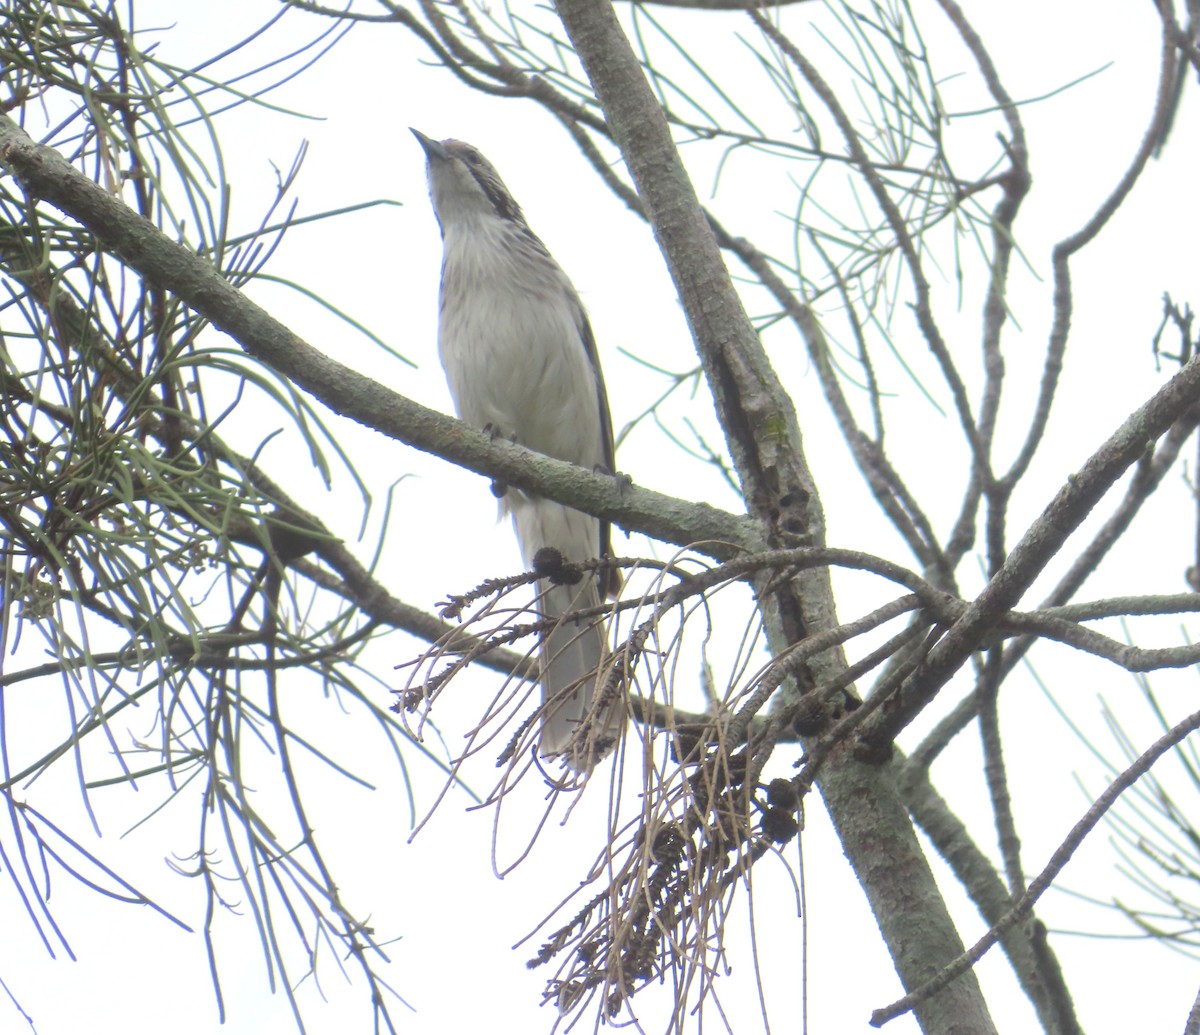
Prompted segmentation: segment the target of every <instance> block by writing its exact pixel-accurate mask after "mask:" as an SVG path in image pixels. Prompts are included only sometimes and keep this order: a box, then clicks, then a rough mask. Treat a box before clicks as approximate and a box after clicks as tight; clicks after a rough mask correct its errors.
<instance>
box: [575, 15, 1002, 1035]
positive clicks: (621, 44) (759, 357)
mask: <svg viewBox="0 0 1200 1035" xmlns="http://www.w3.org/2000/svg"><path fill="white" fill-rule="evenodd" d="M557 9H558V12H559V15H560V17H561V18H562V20H563V24H564V26H565V27H566V30H567V33H568V35H569V36H570V38H571V42H572V44H573V45H574V47H575V50H576V52H577V53H578V55H579V57H580V60H581V61H582V62H583V65H584V68H585V70H586V71H587V74H588V77H589V79H590V80H591V82H592V85H593V87H594V88H595V91H596V95H597V97H598V98H599V100H600V103H601V106H602V107H603V108H604V113H605V118H606V120H607V122H608V125H609V126H610V128H611V129H612V133H613V137H614V139H615V140H616V142H617V144H618V146H619V147H620V149H621V152H622V155H623V156H624V158H625V162H626V164H627V166H628V167H629V170H630V173H631V175H632V177H633V180H634V183H635V184H636V185H637V188H638V192H639V194H640V195H641V197H642V200H643V201H644V202H645V206H646V212H647V214H648V216H649V218H650V222H651V225H652V226H653V228H654V233H655V237H656V238H657V240H658V242H659V246H660V247H661V249H662V251H663V255H664V257H665V258H666V261H667V265H668V267H669V269H670V271H671V276H672V278H673V279H674V281H675V284H676V287H677V289H678V291H679V296H680V300H681V301H682V303H683V307H684V311H685V313H686V315H687V318H688V322H689V326H690V327H691V330H692V334H693V337H694V339H695V341H696V346H697V350H698V351H699V353H700V356H701V360H702V362H703V363H704V368H705V373H706V374H707V376H708V381H709V385H710V387H711V389H712V391H713V395H714V398H715V400H716V404H717V411H718V415H719V417H720V420H721V425H722V428H723V429H724V431H725V434H726V436H727V438H728V441H729V445H730V451H731V454H732V455H733V458H734V462H735V464H736V465H737V468H738V473H739V476H740V478H741V480H742V487H743V491H744V494H745V497H746V500H747V504H748V506H749V508H750V510H751V512H752V513H754V514H755V515H756V516H758V517H759V518H760V520H761V521H762V522H763V533H762V534H763V538H764V539H765V540H767V541H768V542H771V541H772V540H773V539H774V538H775V537H776V536H779V535H780V533H781V531H782V532H783V533H785V534H787V533H790V534H792V535H800V536H803V537H805V538H806V539H807V540H808V541H809V542H811V543H813V544H814V545H817V546H820V545H823V543H824V519H823V516H822V514H821V509H820V505H819V501H818V499H817V496H816V486H815V484H814V483H813V481H812V478H811V475H810V474H809V472H808V469H807V466H806V465H805V462H804V457H803V452H802V449H801V442H800V433H799V428H798V426H797V423H796V417H795V411H794V409H793V407H792V404H791V400H790V399H789V398H788V396H787V394H786V393H785V392H784V391H783V389H782V387H781V386H780V385H779V383H778V380H777V378H776V376H775V373H774V371H773V370H772V368H771V366H770V364H769V362H768V360H767V358H766V355H765V353H764V352H763V349H762V347H761V344H760V342H759V340H758V338H757V336H756V335H755V334H754V331H753V328H752V327H751V325H750V321H749V320H748V318H747V317H746V313H745V310H744V309H743V307H742V305H741V301H740V299H739V298H738V296H737V293H736V292H735V291H734V288H733V285H732V283H731V281H730V277H729V273H728V270H727V269H726V268H725V265H724V263H723V262H722V259H721V254H720V251H719V249H718V248H717V244H716V241H715V240H714V237H713V234H712V231H711V229H710V228H709V226H708V223H707V221H706V219H705V218H704V213H703V211H702V210H701V208H700V205H699V202H698V201H697V199H696V196H695V192H694V190H693V189H692V186H691V183H690V181H689V179H688V177H687V173H686V172H685V170H684V168H683V166H682V163H681V162H680V159H679V155H678V153H677V151H676V149H675V146H674V143H673V141H672V139H671V134H670V130H669V127H668V125H667V121H666V118H665V116H664V114H663V112H662V110H661V108H660V107H659V106H658V104H657V103H656V101H655V98H654V95H653V92H652V91H651V89H650V87H649V84H648V83H647V82H646V80H645V76H644V75H643V73H642V70H641V68H640V66H639V64H638V61H637V57H636V55H635V54H634V53H633V51H632V49H631V48H630V46H629V43H628V40H627V39H626V38H625V36H624V34H623V33H622V31H621V28H620V25H619V24H618V22H617V20H616V16H615V14H614V13H613V10H612V7H611V6H610V5H609V4H598V3H595V0H558V3H557ZM760 606H761V609H762V612H763V617H764V621H765V623H766V627H767V631H768V636H769V638H770V642H771V647H772V650H773V651H774V652H775V653H777V654H778V653H781V652H782V651H783V650H784V649H786V648H787V647H788V646H790V645H791V644H792V643H795V642H797V640H798V639H799V638H800V637H803V636H805V635H809V634H812V633H819V632H821V631H823V630H824V629H826V628H828V627H830V626H831V625H833V624H836V617H835V611H834V607H833V598H832V592H831V590H830V586H829V579H828V575H827V574H825V573H814V576H803V577H798V578H797V579H795V580H792V581H791V582H789V583H787V584H785V585H783V586H779V587H773V590H772V592H771V593H768V594H763V595H762V596H761V597H760ZM844 664H845V662H844V659H843V657H842V655H841V652H840V651H839V650H837V649H833V650H830V651H828V652H825V653H824V654H822V655H819V656H818V657H815V658H814V659H813V663H812V665H811V668H810V671H809V673H808V675H807V678H806V679H801V680H800V683H801V686H804V685H805V683H806V682H808V683H809V685H812V684H815V683H819V682H821V681H822V680H821V676H822V675H832V676H836V675H837V674H839V673H840V672H841V671H842V670H843V669H844ZM821 790H822V794H823V796H824V798H825V801H826V804H827V805H828V806H829V811H830V814H831V815H832V816H833V819H834V822H835V824H836V825H837V828H838V833H839V836H840V837H841V839H842V844H843V847H844V849H845V851H846V854H847V856H848V857H849V858H850V860H851V863H852V865H853V866H854V868H855V871H856V873H857V875H858V878H859V881H860V883H861V884H862V886H863V888H864V890H865V891H866V893H867V896H868V898H869V900H870V902H871V906H872V909H873V910H874V913H875V916H876V919H877V921H878V923H879V925H880V929H881V931H882V932H883V935H884V938H885V939H886V941H887V943H888V946H889V948H890V950H891V952H892V956H893V959H894V961H895V964H896V968H897V970H898V972H899V973H900V976H901V979H902V981H903V982H904V985H905V987H906V988H913V987H915V986H916V985H917V984H919V983H921V982H922V981H924V980H926V979H927V978H929V977H930V976H931V975H932V973H933V972H934V971H935V970H936V968H937V966H938V963H937V962H936V961H938V960H946V959H948V958H949V957H950V956H952V955H954V954H956V953H957V952H959V951H960V949H959V948H958V947H959V946H960V945H961V941H960V939H959V938H958V935H957V933H956V932H955V930H954V925H953V923H952V922H951V920H950V917H949V914H948V912H947V911H946V908H945V903H944V902H943V901H942V899H941V896H940V895H939V893H938V890H937V886H936V884H935V882H934V880H933V876H932V874H931V873H930V871H929V867H928V864H927V862H926V860H925V859H924V857H923V855H922V853H921V849H920V846H919V845H918V843H917V840H916V837H915V836H914V833H913V830H912V826H911V824H910V823H909V821H908V817H907V815H906V814H905V812H904V809H903V807H902V805H901V804H900V802H899V800H898V798H897V796H896V793H895V788H894V786H892V785H891V783H890V782H889V780H888V779H887V777H886V774H885V773H884V772H883V771H881V770H880V769H878V768H876V767H873V766H869V765H865V764H862V763H859V762H857V761H855V760H854V758H853V757H852V755H851V754H850V753H849V752H846V751H840V752H835V753H834V754H833V755H832V756H831V757H830V759H829V761H828V763H827V764H826V767H825V769H824V770H823V775H822V777H821ZM919 1010H920V1020H921V1023H922V1026H923V1027H924V1029H925V1030H926V1031H927V1032H954V1031H973V1032H988V1031H991V1030H993V1026H992V1023H991V1020H990V1018H989V1016H988V1013H987V1007H986V1004H985V1003H984V1001H983V997H982V995H981V993H980V990H979V986H978V983H977V981H976V980H975V979H974V977H973V976H972V975H967V976H966V977H965V978H964V979H963V980H961V981H958V982H956V983H955V984H954V985H953V986H951V987H950V988H948V989H947V990H946V992H945V994H944V995H943V996H940V997H938V998H937V999H935V1000H934V1001H929V1002H925V1003H922V1004H921V1006H920V1007H919Z"/></svg>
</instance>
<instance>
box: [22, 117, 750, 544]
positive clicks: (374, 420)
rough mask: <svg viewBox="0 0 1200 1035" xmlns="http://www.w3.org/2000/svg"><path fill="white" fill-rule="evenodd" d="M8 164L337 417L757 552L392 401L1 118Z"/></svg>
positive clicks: (648, 529) (698, 521) (662, 535)
mask: <svg viewBox="0 0 1200 1035" xmlns="http://www.w3.org/2000/svg"><path fill="white" fill-rule="evenodd" d="M0 165H3V166H4V167H5V168H7V169H8V170H9V171H10V172H11V173H12V174H13V175H14V176H15V177H16V179H17V180H18V182H19V183H20V184H21V186H22V187H23V188H24V190H25V191H26V192H27V193H28V194H30V195H32V196H34V197H37V198H41V199H44V200H45V201H48V202H50V203H51V204H52V205H54V206H55V207H56V208H58V209H61V210H62V211H63V212H65V213H67V214H68V215H69V216H72V217H73V218H75V219H77V220H78V221H79V222H80V223H82V224H83V225H84V226H86V227H87V228H88V229H89V230H91V231H92V232H93V233H95V234H96V236H97V237H99V238H100V239H101V240H102V241H103V242H104V243H105V245H106V246H107V247H108V248H110V249H111V250H112V251H113V252H115V253H116V254H117V255H118V256H120V258H121V259H122V260H123V261H125V262H126V263H127V264H128V265H129V266H130V267H132V268H133V269H135V270H137V271H138V272H139V273H140V274H141V275H142V276H144V277H145V278H146V279H147V280H148V281H150V282H151V283H153V284H156V285H158V286H160V287H163V288H166V289H168V290H169V291H171V292H172V293H173V294H175V295H177V296H178V297H179V298H180V299H182V300H183V301H184V302H186V303H187V304H188V305H189V306H191V307H192V308H193V309H195V310H196V311H197V312H198V313H200V314H201V315H203V316H204V317H205V318H207V319H208V320H209V321H211V322H212V324H213V325H214V326H216V327H218V328H220V329H221V330H223V331H225V332H226V333H227V334H229V335H230V336H231V337H233V338H234V339H236V340H237V341H238V343H239V344H241V346H242V347H243V348H244V349H245V350H246V351H247V353H249V354H250V355H252V356H254V357H255V358H256V359H258V360H260V361H261V362H263V363H265V364H267V365H268V366H270V367H272V368H273V369H274V370H276V371H278V372H279V373H281V374H283V375H284V376H286V377H288V378H290V379H291V380H292V381H294V382H295V383H296V384H297V385H299V386H300V387H302V388H304V389H305V390H306V391H308V392H309V393H310V394H312V395H313V396H314V397H316V398H317V399H320V400H321V402H323V403H324V404H325V405H326V406H328V407H329V408H330V409H331V410H333V411H335V412H336V413H340V414H342V415H343V416H345V417H349V418H351V419H352V420H356V421H358V422H359V423H362V424H365V425H367V426H368V427H371V428H374V429H376V430H377V431H381V432H383V433H384V434H385V435H389V436H391V437H392V438H394V439H396V440H397V441H400V442H404V443H405V444H407V445H410V446H414V447H416V448H417V449H421V450H424V451H425V452H428V453H433V454H435V455H437V456H440V457H443V458H444V459H447V460H450V461H452V462H453V463H456V464H458V465H460V466H462V467H465V468H467V469H468V470H472V471H475V472H477V473H479V474H483V475H487V476H488V477H490V478H499V479H501V480H503V481H504V482H506V483H508V484H509V485H512V486H514V487H515V488H519V489H526V490H530V491H533V492H536V493H538V494H540V495H542V496H548V497H550V498H551V499H556V500H561V501H562V502H564V503H570V504H572V505H573V506H576V507H578V508H579V509H581V510H586V511H589V512H590V513H594V514H596V515H597V516H599V517H603V518H607V519H608V520H609V521H612V522H614V523H616V524H619V525H621V526H622V527H623V528H628V529H632V530H636V531H639V532H644V533H646V534H647V535H649V536H652V537H654V538H656V539H661V540H663V541H665V542H671V543H676V544H677V545H690V544H692V543H695V542H698V541H701V540H704V541H707V542H709V544H710V546H709V547H708V548H702V549H705V550H706V551H707V550H708V549H711V551H712V555H713V556H718V557H722V556H728V554H729V553H730V552H732V551H730V550H728V549H725V548H724V547H723V546H722V545H721V544H739V543H744V542H745V541H746V524H745V520H744V519H742V518H739V517H737V516H735V515H732V514H729V513H726V512H724V511H721V510H718V509H717V508H715V507H711V506H709V505H708V504H704V503H689V502H686V501H683V500H677V499H674V498H672V497H669V496H663V495H661V494H659V493H654V492H650V491H648V490H645V489H638V488H630V487H628V486H627V485H624V484H622V482H621V481H619V480H618V479H614V478H610V477H608V476H605V475H597V474H594V473H592V472H591V471H585V470H583V469H582V468H579V467H575V466H574V465H572V464H567V463H563V462H562V461H559V460H552V459H550V458H549V457H544V456H541V455H539V454H537V453H532V452H530V451H529V450H527V449H523V448H521V447H520V446H515V445H513V444H511V443H508V442H503V441H496V442H492V441H491V440H490V439H489V438H488V437H487V436H485V435H483V434H481V433H479V432H478V431H475V430H473V429H471V428H468V427H467V426H466V425H465V424H463V423H462V422H461V421H457V420H455V419H454V418H452V417H447V416H446V415H445V414H442V413H438V412H437V411H436V410H431V409H429V408H427V407H425V406H422V405H420V404H419V403H417V402H414V401H413V400H412V399H408V398H406V397H405V396H403V395H400V394H399V393H398V392H393V391H391V390H390V389H388V388H385V387H384V386H383V385H380V384H378V383H377V382H375V381H372V380H371V379H370V378H368V377H365V376H363V375H362V374H359V373H357V372H356V371H354V370H351V369H350V368H349V367H347V366H344V365H343V364H341V363H338V362H336V361H335V360H332V359H330V358H329V357H328V356H325V355H324V354H322V353H321V352H319V351H318V350H317V349H315V348H314V347H313V346H312V345H310V344H308V343H307V342H306V341H304V340H303V339H301V338H300V337H299V336H298V335H296V334H295V333H293V332H292V331H291V330H289V329H288V328H287V327H285V326H284V325H283V324H281V323H280V322H279V321H278V320H276V319H274V318H273V317H272V316H270V315H269V314H268V313H267V312H266V311H265V310H263V309H261V308H259V307H258V306H257V305H255V304H254V303H253V302H251V301H250V300H249V299H248V298H246V297H245V296H244V295H242V294H241V293H240V292H238V291H237V290H236V289H235V288H234V287H233V286H232V285H230V284H229V283H228V282H227V281H226V280H225V279H224V278H223V277H222V276H221V275H220V273H218V272H217V270H216V269H214V268H213V267H212V265H211V264H209V263H208V262H207V261H205V260H204V259H202V258H200V257H199V256H197V255H196V254H195V253H193V252H192V251H190V250H189V249H188V248H186V247H184V246H183V245H180V244H178V243H177V242H175V241H172V240H171V239H170V238H169V237H167V236H166V235H165V234H163V233H162V232H161V231H160V230H159V229H158V228H157V227H155V226H154V225H153V224H152V223H150V222H149V221H148V220H145V219H143V218H142V217H141V216H139V215H138V214H137V213H135V212H134V211H133V210H132V209H130V208H129V207H128V206H127V205H125V204H123V203H122V202H121V201H120V200H119V199H118V198H116V197H114V196H113V195H112V194H111V193H109V192H108V191H106V190H104V189H103V188H102V187H100V186H99V185H98V184H96V183H94V182H93V181H92V180H90V179H89V178H88V177H86V176H85V175H83V174H82V173H81V172H79V171H78V170H76V169H75V168H73V167H72V166H71V165H70V163H69V162H67V160H66V159H65V158H63V156H62V155H60V154H59V153H58V152H57V151H55V150H54V149H52V148H49V147H45V146H42V145H40V144H37V143H35V142H34V141H33V140H31V139H30V138H29V137H28V135H27V134H26V133H25V132H24V130H22V129H21V128H20V127H19V126H18V125H17V124H16V123H15V122H14V121H13V120H12V119H10V118H8V117H7V116H0Z"/></svg>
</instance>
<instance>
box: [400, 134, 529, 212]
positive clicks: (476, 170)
mask: <svg viewBox="0 0 1200 1035" xmlns="http://www.w3.org/2000/svg"><path fill="white" fill-rule="evenodd" d="M412 133H413V136H415V137H416V138H417V140H418V141H419V142H420V144H421V147H422V148H423V149H424V151H425V157H426V161H427V167H428V172H429V196H430V198H432V200H433V211H434V213H435V214H436V215H437V219H438V223H440V224H441V227H442V233H443V234H445V232H446V229H447V227H450V226H454V225H456V224H459V223H469V222H472V221H476V220H481V219H488V218H497V219H502V220H506V221H507V222H510V223H514V224H516V225H517V226H519V227H521V228H525V226H526V224H525V217H524V216H523V215H522V213H521V207H520V206H519V205H518V204H517V203H516V202H515V201H514V200H513V196H512V195H511V194H509V192H508V188H507V187H505V186H504V181H503V180H501V179H500V174H499V173H497V172H496V170H495V168H494V167H493V166H492V163H491V162H489V161H488V160H487V159H486V158H484V157H483V155H481V154H480V153H479V151H478V150H477V149H476V148H474V147H472V146H471V145H470V144H466V143H463V141H461V140H434V139H432V138H431V137H427V136H425V134H424V133H420V132H418V131H417V130H415V129H414V130H413V131H412Z"/></svg>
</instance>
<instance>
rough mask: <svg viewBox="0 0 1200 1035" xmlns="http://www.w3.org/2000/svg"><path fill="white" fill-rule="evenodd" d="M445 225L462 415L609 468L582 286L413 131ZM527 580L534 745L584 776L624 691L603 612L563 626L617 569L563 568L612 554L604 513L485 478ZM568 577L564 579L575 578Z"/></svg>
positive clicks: (604, 399) (447, 295) (477, 169)
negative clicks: (534, 611)
mask: <svg viewBox="0 0 1200 1035" xmlns="http://www.w3.org/2000/svg"><path fill="white" fill-rule="evenodd" d="M412 132H413V135H414V136H415V137H416V138H417V140H418V141H419V142H420V145H421V147H422V148H423V150H424V152H425V158H426V166H427V173H428V177H429V194H430V199H431V201H432V203H433V210H434V215H435V216H436V217H437V221H438V225H439V226H440V228H441V232H442V275H441V291H440V296H441V297H440V308H439V317H438V353H439V357H440V359H441V363H442V367H443V369H444V370H445V373H446V380H447V382H448V384H449V387H450V394H451V396H452V397H453V400H454V406H455V409H456V411H457V413H458V416H459V418H460V419H461V420H463V421H465V422H466V423H468V424H471V425H473V426H474V427H476V428H480V429H483V430H484V431H486V432H487V433H489V434H490V435H492V436H493V438H499V437H504V438H509V439H511V440H512V441H514V442H517V443H519V444H520V445H522V446H525V447H526V448H527V449H532V450H534V451H536V452H539V453H543V454H545V455H546V456H551V457H555V458H556V459H559V460H566V461H568V462H570V463H573V464H577V465H578V466H580V467H585V468H587V469H589V470H594V471H604V472H606V473H609V474H613V475H615V474H616V468H615V461H614V444H613V428H612V417H611V414H610V412H609V406H608V394H607V392H606V390H605V386H604V376H603V374H602V373H601V370H600V359H599V355H598V352H597V348H596V341H595V338H594V336H593V334H592V328H591V324H590V323H589V322H588V317H587V314H586V312H585V311H584V308H583V303H582V302H581V301H580V299H579V294H578V292H577V291H576V290H575V287H574V286H573V285H572V283H571V281H570V278H569V277H568V276H567V274H566V273H565V272H564V271H563V269H562V267H561V266H559V264H558V263H557V262H556V261H555V260H554V258H553V256H551V254H550V252H549V251H548V250H547V248H546V246H545V245H544V244H543V243H542V241H541V239H540V238H538V237H537V236H536V235H535V234H534V233H533V231H532V230H530V229H529V225H528V224H527V223H526V221H525V217H524V215H523V214H522V212H521V208H520V206H519V205H518V204H517V202H516V201H515V200H514V199H513V196H512V195H511V194H510V193H509V191H508V189H507V188H506V187H505V186H504V182H503V181H502V180H501V179H500V176H499V174H498V173H497V172H496V170H495V168H494V167H493V166H492V164H491V163H490V162H489V161H488V160H487V159H486V158H485V157H484V156H483V155H482V154H481V153H480V152H479V151H478V150H477V149H476V148H475V147H472V146H471V145H470V144H467V143H464V142H463V141H461V140H453V139H450V140H441V141H438V140H434V139H432V138H430V137H427V136H425V135H424V134H423V133H420V132H419V131H417V130H415V129H413V130H412ZM492 491H493V493H494V494H495V495H496V496H497V497H499V500H500V514H501V517H503V516H504V515H505V514H506V513H507V514H508V515H510V516H511V518H512V523H513V528H514V530H515V532H516V536H517V541H518V543H519V545H520V548H521V555H522V558H523V559H524V562H525V565H526V567H528V568H530V569H532V570H533V571H535V572H537V573H539V574H545V575H546V577H543V578H540V579H539V580H538V583H537V587H538V597H537V608H538V613H539V617H540V619H541V623H540V624H541V625H542V628H543V632H542V634H541V642H540V645H539V659H540V665H539V680H540V683H541V688H542V699H543V704H542V710H541V731H540V737H539V745H538V751H539V753H540V754H541V755H542V756H543V757H548V758H561V759H563V760H565V762H566V764H567V765H568V766H569V767H570V769H572V770H574V771H575V772H578V773H587V772H589V771H590V770H591V769H592V768H593V766H594V765H595V764H596V763H597V762H598V761H599V760H600V759H601V758H602V757H603V756H604V755H605V754H606V753H607V752H608V751H609V750H611V749H612V748H613V747H614V746H615V745H616V743H617V741H618V740H619V737H620V734H621V731H622V729H623V727H624V724H625V707H624V702H623V700H617V699H616V696H617V695H616V694H615V693H613V692H609V693H608V695H607V697H608V698H609V699H605V696H606V695H605V694H604V692H603V689H601V690H600V691H598V690H597V687H598V686H600V687H601V688H603V687H604V684H605V681H606V680H605V675H604V672H605V666H604V660H605V658H606V657H607V654H608V649H607V642H606V636H605V630H604V623H603V621H602V620H600V619H598V618H596V617H592V618H590V619H589V618H580V619H578V620H574V621H573V620H570V619H568V620H566V621H563V620H561V619H562V616H563V615H565V614H567V613H568V612H575V611H581V610H586V609H591V608H597V607H598V606H599V605H600V604H601V602H602V601H603V600H605V599H606V598H608V597H612V596H616V594H617V592H618V590H619V588H620V581H621V580H620V576H619V574H618V572H617V570H616V568H615V567H612V566H609V567H601V568H600V569H598V571H597V574H596V576H595V577H592V576H590V575H582V573H580V572H579V570H578V568H573V567H572V566H573V565H577V564H578V563H579V562H581V561H585V560H588V559H591V558H601V557H606V556H611V553H612V542H611V539H612V532H611V527H610V525H609V523H608V522H607V521H602V520H600V519H598V518H596V517H594V516H592V515H591V514H585V513H583V512H582V511H579V510H575V509H573V508H571V507H568V506H564V505H563V504H561V503H557V502H555V501H554V500H549V499H545V498H542V497H539V496H536V495H534V494H532V493H527V492H523V491H521V490H518V489H515V488H512V487H510V486H507V485H504V484H503V483H500V482H493V485H492ZM572 573H573V576H574V578H572Z"/></svg>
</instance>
